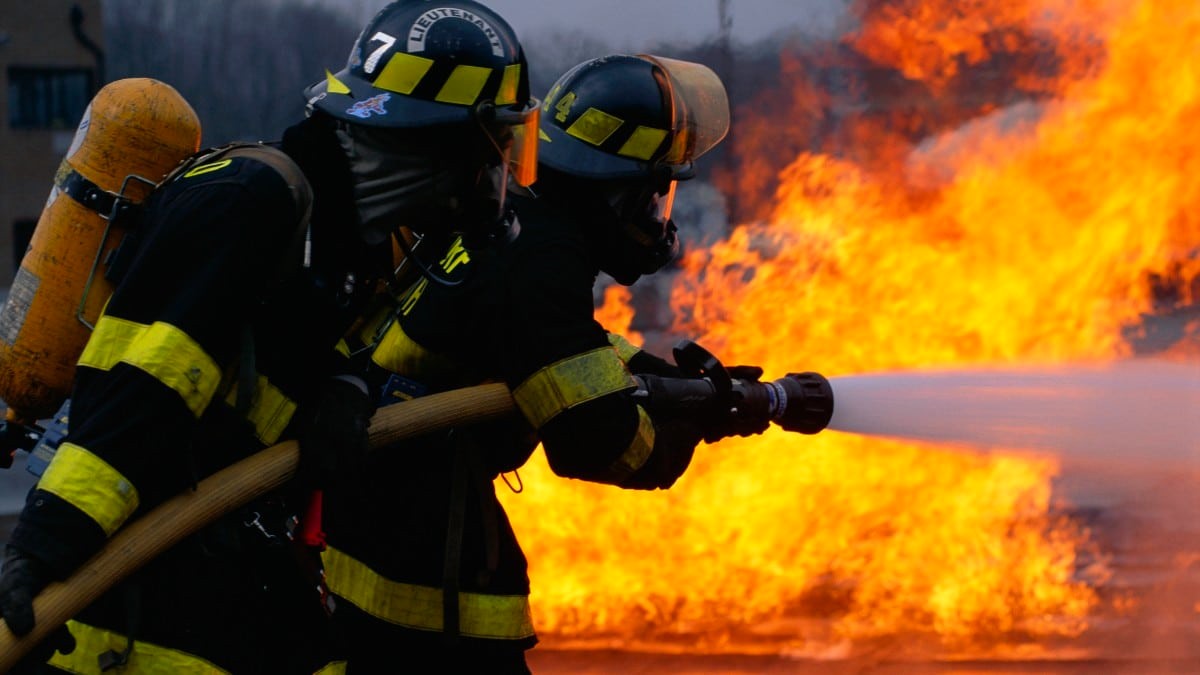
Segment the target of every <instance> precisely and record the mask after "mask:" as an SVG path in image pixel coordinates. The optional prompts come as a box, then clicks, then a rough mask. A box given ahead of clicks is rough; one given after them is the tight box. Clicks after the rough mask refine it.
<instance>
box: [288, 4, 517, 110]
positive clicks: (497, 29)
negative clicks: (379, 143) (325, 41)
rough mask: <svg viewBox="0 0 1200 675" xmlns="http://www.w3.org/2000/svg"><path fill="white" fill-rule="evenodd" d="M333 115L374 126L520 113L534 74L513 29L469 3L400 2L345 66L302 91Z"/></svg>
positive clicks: (373, 25)
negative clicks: (491, 111)
mask: <svg viewBox="0 0 1200 675" xmlns="http://www.w3.org/2000/svg"><path fill="white" fill-rule="evenodd" d="M305 96H306V97H307V98H308V100H309V104H310V105H312V106H314V107H316V108H318V109H320V110H322V111H323V112H325V113H328V114H329V115H332V116H333V117H336V118H338V119H342V120H345V121H347V122H352V123H355V124H361V125H364V126H375V127H423V126H431V125H438V124H454V123H458V122H465V121H468V120H470V119H472V116H473V114H474V112H475V109H476V107H477V106H478V105H479V104H481V103H485V102H487V103H490V104H492V105H494V106H495V107H496V108H498V109H509V110H510V111H513V112H522V111H524V110H525V109H526V108H527V107H529V106H530V104H531V100H530V95H529V69H528V67H527V66H526V63H525V54H524V52H523V50H522V49H521V44H520V42H519V41H518V40H517V36H516V33H514V32H513V30H512V28H511V27H509V25H508V24H507V23H506V22H505V21H504V19H502V18H500V16H499V15H497V14H496V13H495V12H493V11H492V10H490V9H488V8H487V7H484V6H483V5H481V4H479V3H477V2H473V1H472V0H439V1H438V2H431V1H430V0H399V1H398V2H393V3H391V4H389V5H387V6H386V7H384V8H383V9H382V10H380V12H379V13H378V14H376V15H375V18H374V19H371V22H370V23H368V24H367V26H366V28H364V29H363V31H362V33H360V34H359V36H358V39H356V40H355V41H354V47H353V48H352V49H351V50H350V58H349V61H348V62H347V64H346V67H345V68H343V69H342V70H340V71H339V72H337V73H336V74H335V73H330V72H328V71H326V77H325V79H324V80H322V81H320V82H317V83H315V84H313V85H312V86H310V87H309V88H308V89H307V90H305Z"/></svg>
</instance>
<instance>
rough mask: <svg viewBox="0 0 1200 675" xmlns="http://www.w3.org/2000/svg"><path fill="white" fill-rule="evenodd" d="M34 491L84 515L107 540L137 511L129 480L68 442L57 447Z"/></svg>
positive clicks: (136, 500)
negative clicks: (42, 492) (52, 496)
mask: <svg viewBox="0 0 1200 675" xmlns="http://www.w3.org/2000/svg"><path fill="white" fill-rule="evenodd" d="M37 487H38V489H40V490H45V491H46V492H49V493H51V494H53V495H56V496H58V497H60V498H62V499H63V500H65V501H66V502H67V503H69V504H71V505H72V506H74V507H75V508H77V509H79V510H80V511H83V512H84V513H86V514H87V515H88V517H89V518H91V519H92V520H94V521H96V524H97V525H99V526H100V528H101V529H102V530H104V534H106V535H108V536H110V537H111V536H112V533H113V532H116V531H117V528H119V527H121V524H122V523H124V522H125V521H126V520H127V519H128V518H129V516H130V515H131V514H132V513H133V512H134V511H136V510H137V507H138V493H137V489H136V488H135V487H133V483H131V482H129V479H127V478H125V476H123V475H121V472H120V471H117V470H116V469H114V468H113V467H112V466H110V465H109V463H108V462H106V461H104V460H103V459H100V458H99V457H97V456H96V455H94V454H92V453H91V452H89V451H88V450H86V449H84V448H82V447H80V446H78V445H75V444H74V443H70V442H64V443H63V444H62V445H61V446H59V448H58V452H56V453H54V459H52V460H50V466H48V467H46V472H45V473H43V474H42V477H41V479H40V480H39V481H38V483H37Z"/></svg>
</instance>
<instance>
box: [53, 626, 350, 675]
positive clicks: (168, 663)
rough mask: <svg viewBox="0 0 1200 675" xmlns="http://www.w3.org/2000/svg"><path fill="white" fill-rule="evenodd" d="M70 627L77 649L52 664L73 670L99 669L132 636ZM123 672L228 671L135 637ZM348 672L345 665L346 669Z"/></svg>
mask: <svg viewBox="0 0 1200 675" xmlns="http://www.w3.org/2000/svg"><path fill="white" fill-rule="evenodd" d="M67 628H68V629H69V630H70V631H71V635H72V636H73V637H74V638H75V650H74V651H72V652H71V653H70V654H67V655H63V654H60V653H58V652H54V656H52V657H51V658H50V665H52V666H54V667H55V668H58V669H60V670H65V671H67V672H69V673H98V672H100V671H99V668H98V666H97V665H96V664H97V662H98V661H99V658H100V655H101V654H104V653H105V652H110V651H111V652H115V653H117V654H120V653H123V652H124V651H125V647H126V646H128V644H129V638H127V637H126V636H124V635H121V634H119V633H113V632H111V631H107V630H104V629H103V628H96V627H94V626H89V625H87V624H85V623H80V622H78V621H68V622H67ZM114 672H119V673H139V674H140V675H228V673H229V671H227V670H222V669H220V668H218V667H217V666H215V665H213V664H212V663H209V662H208V661H206V660H204V659H202V658H200V657H199V656H195V655H192V654H188V653H187V652H181V651H177V650H174V649H169V648H167V647H160V646H158V645H156V644H151V643H149V642H144V641H142V640H140V639H139V640H135V641H134V643H133V651H131V652H130V653H129V661H128V662H126V663H125V665H123V666H121V667H120V668H117V669H116V671H114ZM343 672H344V669H343Z"/></svg>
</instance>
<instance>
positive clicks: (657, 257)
mask: <svg viewBox="0 0 1200 675" xmlns="http://www.w3.org/2000/svg"><path fill="white" fill-rule="evenodd" d="M674 198H675V182H674V181H671V182H670V183H669V185H668V186H667V187H666V188H664V189H661V190H658V189H636V188H635V189H630V188H628V187H626V188H624V189H622V190H620V191H618V192H616V193H615V194H613V195H612V196H611V197H610V198H609V200H608V201H609V205H610V206H611V208H612V210H613V212H614V213H615V214H617V219H618V221H619V223H620V225H618V232H617V233H615V234H614V246H613V252H612V254H611V255H610V256H608V257H609V258H610V260H609V261H608V262H607V264H606V265H605V266H604V271H605V272H607V273H608V274H609V275H610V276H612V277H613V278H614V279H616V280H617V281H618V282H619V283H621V284H624V285H626V286H628V285H630V284H632V283H633V282H635V281H637V279H638V278H640V277H641V276H642V275H645V274H654V273H655V272H657V271H658V270H660V269H662V268H663V267H665V266H666V265H667V264H668V263H670V262H671V261H672V260H674V259H675V257H676V256H677V255H678V253H679V237H678V229H677V228H676V227H675V223H674V221H672V220H671V207H672V205H673V202H674Z"/></svg>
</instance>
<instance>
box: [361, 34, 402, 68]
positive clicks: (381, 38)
mask: <svg viewBox="0 0 1200 675" xmlns="http://www.w3.org/2000/svg"><path fill="white" fill-rule="evenodd" d="M368 42H382V43H383V44H382V45H380V46H379V49H376V50H375V51H373V52H371V55H370V56H368V57H367V61H366V63H364V64H363V71H364V72H366V73H367V74H368V75H370V74H371V73H373V72H375V66H377V65H379V59H381V58H383V53H384V52H386V51H387V50H388V48H389V47H391V46H392V45H394V44H396V38H394V37H392V36H391V35H388V34H387V33H382V32H381V33H376V34H374V35H372V36H371V39H370V40H368Z"/></svg>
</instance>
